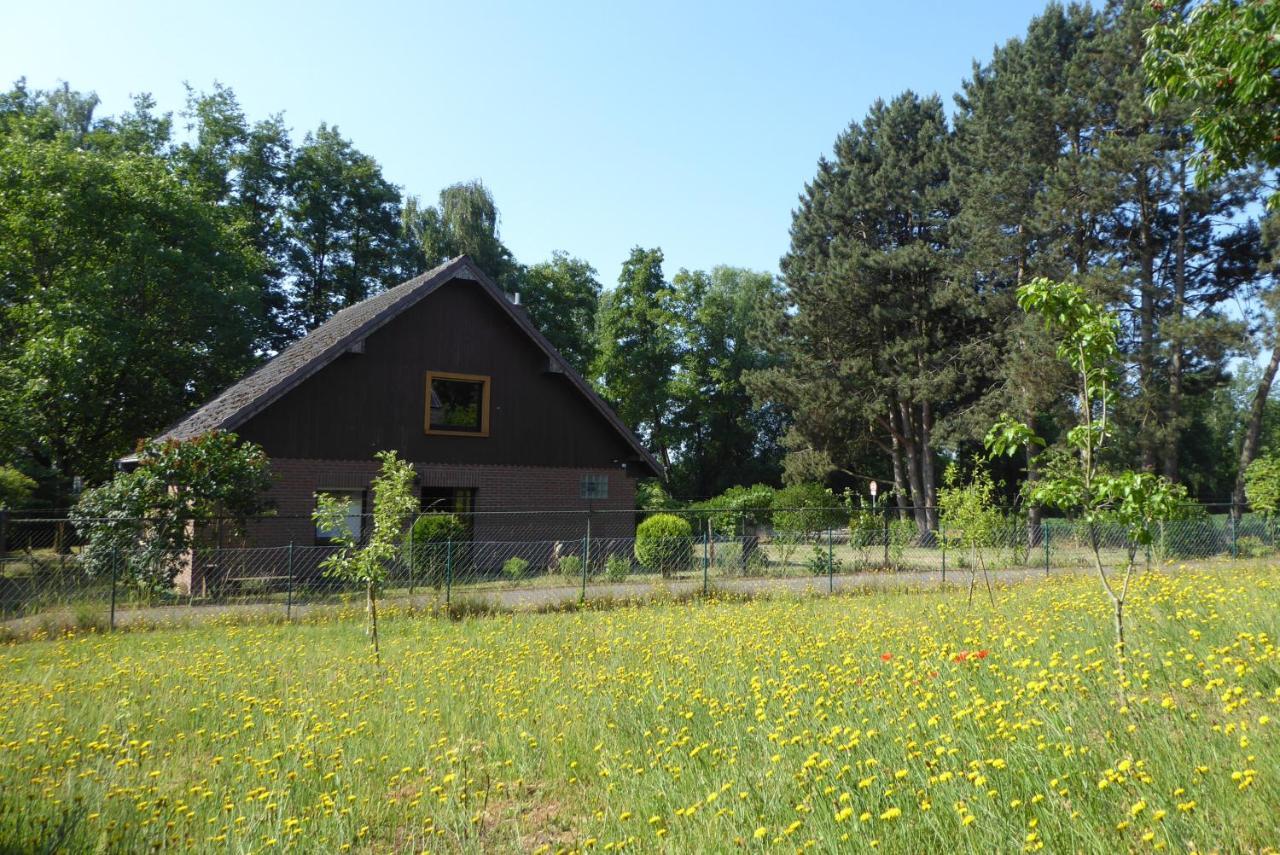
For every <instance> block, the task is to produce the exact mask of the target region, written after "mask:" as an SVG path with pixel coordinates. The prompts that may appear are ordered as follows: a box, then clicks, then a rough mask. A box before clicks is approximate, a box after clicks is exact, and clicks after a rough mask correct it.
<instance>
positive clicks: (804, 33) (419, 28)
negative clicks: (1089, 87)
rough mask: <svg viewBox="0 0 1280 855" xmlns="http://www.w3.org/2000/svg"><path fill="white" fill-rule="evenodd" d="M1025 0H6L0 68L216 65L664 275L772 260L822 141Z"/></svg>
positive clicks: (190, 74)
mask: <svg viewBox="0 0 1280 855" xmlns="http://www.w3.org/2000/svg"><path fill="white" fill-rule="evenodd" d="M1043 6H1044V2H1043V0H990V2H937V0H921V2H914V3H901V2H898V3H895V2H893V0H888V2H885V0H880V2H845V3H839V2H831V3H820V2H793V3H751V2H714V3H712V2H708V3H693V2H685V3H679V2H677V3H668V2H646V3H633V4H628V5H627V6H626V7H623V6H622V5H621V4H616V3H611V2H607V0H604V2H601V0H595V2H574V3H567V2H566V3H559V2H553V0H544V2H529V3H496V2H484V1H483V0H479V2H476V1H474V0H460V2H449V3H439V2H417V3H415V2H401V3H376V2H373V3H363V4H357V3H336V2H311V3H274V2H268V1H267V0H259V2H247V0H229V2H221V3H182V2H172V0H169V2H149V1H147V2H144V1H143V0H122V2H119V3H107V4H104V3H101V2H88V0H44V2H39V3H37V2H32V0H27V2H21V3H13V4H9V6H8V8H7V9H6V11H5V14H4V23H3V31H0V77H3V78H4V82H6V83H7V82H8V81H12V80H14V79H16V78H18V77H19V76H26V77H27V78H28V81H29V83H30V85H32V86H35V87H41V88H44V87H49V86H52V85H55V84H56V83H57V82H59V81H61V80H66V81H68V82H69V83H70V84H71V85H72V86H73V87H75V88H77V89H82V90H90V89H91V90H95V91H96V92H97V93H98V94H99V95H100V96H101V98H102V100H103V107H102V109H103V111H104V112H105V113H114V112H118V111H120V110H122V109H124V108H125V107H126V106H127V105H128V98H129V96H130V94H131V93H136V92H144V91H149V92H151V93H152V94H153V95H155V97H156V98H157V100H158V101H159V102H160V107H161V108H162V109H166V110H168V109H171V110H175V111H176V110H177V109H179V108H180V107H181V104H182V98H183V94H182V83H183V81H187V82H190V83H191V84H192V85H193V86H195V87H196V88H198V89H200V88H206V89H207V88H209V87H210V86H211V84H212V83H213V81H215V80H217V81H220V82H222V83H224V84H226V85H228V86H230V87H231V88H233V89H234V90H235V91H236V93H237V94H238V95H239V97H240V100H241V103H242V104H243V106H244V107H245V109H246V112H247V113H248V114H249V116H250V117H262V116H265V115H266V114H269V113H274V112H279V111H283V112H284V114H285V118H286V120H287V122H288V123H289V125H290V126H291V127H292V128H293V129H294V132H295V135H296V136H297V137H300V136H301V135H302V133H303V132H305V131H306V130H307V129H309V128H313V127H315V126H316V125H317V124H318V123H319V122H320V121H327V122H329V123H331V124H336V125H338V126H339V128H340V129H341V131H342V132H343V133H344V134H345V135H346V136H348V137H349V138H351V139H353V140H354V142H355V144H356V146H357V147H358V148H360V149H361V150H363V151H365V152H368V153H369V154H372V155H373V156H374V157H376V158H377V159H378V161H379V162H380V163H381V164H382V166H383V169H384V171H385V173H386V175H387V176H388V178H390V180H392V181H394V182H395V183H396V184H398V185H400V186H401V187H403V188H404V189H405V190H406V191H407V192H410V193H416V194H419V195H421V196H424V197H426V198H428V199H431V200H434V198H435V196H436V194H437V193H438V192H439V190H440V188H441V187H443V186H445V185H446V184H449V183H452V182H454V181H459V180H465V179H472V178H481V179H483V180H484V181H485V182H486V183H487V184H488V185H489V186H490V187H491V188H492V190H493V193H494V195H495V197H496V199H497V202H498V206H499V208H500V209H501V212H502V237H503V239H504V240H505V241H506V243H507V245H508V246H509V247H511V249H512V250H513V251H514V252H515V254H516V257H517V258H518V259H520V260H521V261H523V262H525V263H532V262H536V261H539V260H541V259H543V258H545V257H547V256H548V255H549V254H550V253H551V251H552V250H554V249H565V250H568V251H569V252H570V253H572V254H574V255H578V256H581V257H583V258H585V259H587V260H588V261H589V262H591V263H592V264H593V265H595V266H596V268H597V269H598V270H599V271H600V276H601V279H602V280H603V281H604V282H605V284H606V286H609V285H611V284H612V283H614V282H615V281H616V279H617V276H618V270H619V267H620V265H621V263H622V261H623V259H624V258H625V257H626V255H627V253H628V251H629V250H630V248H631V247H632V246H635V245H637V244H641V245H645V246H655V245H656V246H661V247H662V249H663V250H664V251H665V253H666V258H667V264H666V269H667V273H668V275H670V274H673V273H674V272H675V271H676V270H678V269H679V268H681V267H688V268H709V267H711V266H713V265H716V264H733V265H740V266H745V267H752V268H756V269H762V270H776V269H777V263H778V258H779V257H780V256H781V255H782V253H783V252H784V251H785V249H786V246H787V228H788V225H789V224H790V216H791V214H790V212H791V209H792V208H793V207H794V205H795V202H796V197H797V194H799V193H800V191H801V189H802V188H803V185H804V182H805V181H806V180H807V179H809V178H810V177H811V176H812V175H813V173H814V168H815V164H816V162H817V159H818V156H819V155H821V154H823V153H824V152H828V151H830V149H831V145H832V142H833V141H834V139H835V137H836V134H837V133H839V131H840V130H841V129H842V128H844V127H845V126H846V125H847V124H848V123H849V121H850V120H852V119H856V118H860V117H861V116H862V115H863V114H864V113H865V112H866V109H867V107H868V106H869V105H870V104H871V102H872V101H873V100H874V99H875V98H877V97H885V98H888V97H891V96H893V95H894V94H896V93H898V92H900V91H902V90H904V89H914V90H916V91H917V92H922V93H933V92H938V93H940V94H941V95H942V96H943V97H944V98H945V99H946V101H947V104H948V106H950V105H951V101H950V98H951V95H952V93H954V92H955V91H956V89H957V88H958V86H959V83H960V81H961V79H962V78H963V77H965V76H967V75H968V73H969V70H970V68H971V63H972V61H973V59H974V58H978V59H984V60H985V59H986V58H987V57H989V56H990V53H991V49H992V47H993V46H994V45H996V44H997V43H1000V42H1003V41H1004V40H1006V39H1007V38H1009V37H1011V36H1014V35H1018V34H1020V33H1022V32H1024V31H1025V28H1026V25H1027V22H1028V21H1029V20H1030V18H1031V17H1032V16H1033V15H1035V14H1036V13H1038V12H1039V11H1040V10H1041V9H1042V8H1043Z"/></svg>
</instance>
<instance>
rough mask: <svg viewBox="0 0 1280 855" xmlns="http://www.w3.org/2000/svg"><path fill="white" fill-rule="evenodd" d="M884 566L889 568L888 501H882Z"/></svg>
mask: <svg viewBox="0 0 1280 855" xmlns="http://www.w3.org/2000/svg"><path fill="white" fill-rule="evenodd" d="M884 566H885V569H886V570H887V569H889V503H888V502H885V503H884Z"/></svg>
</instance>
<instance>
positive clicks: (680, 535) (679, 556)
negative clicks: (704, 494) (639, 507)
mask: <svg viewBox="0 0 1280 855" xmlns="http://www.w3.org/2000/svg"><path fill="white" fill-rule="evenodd" d="M692 558H693V526H691V525H689V521H688V520H686V519H684V518H682V517H677V516H674V515H672V514H655V515H653V516H651V517H649V518H648V519H646V520H645V521H644V522H642V523H640V525H638V526H636V560H637V561H639V562H640V563H641V564H643V565H644V566H645V567H648V568H649V569H650V570H657V571H658V572H660V573H661V574H662V576H663V578H670V577H671V576H674V575H675V574H676V573H678V572H680V571H681V570H684V569H686V568H688V566H689V562H690V561H691V560H692Z"/></svg>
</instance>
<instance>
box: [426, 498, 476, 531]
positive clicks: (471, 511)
mask: <svg viewBox="0 0 1280 855" xmlns="http://www.w3.org/2000/svg"><path fill="white" fill-rule="evenodd" d="M420 509H421V512H422V513H424V514H456V515H457V516H458V519H459V520H461V521H462V525H463V528H465V529H466V530H467V539H470V538H471V536H472V533H473V531H474V529H475V509H476V490H475V488H474V487H423V488H422V504H421V508H420Z"/></svg>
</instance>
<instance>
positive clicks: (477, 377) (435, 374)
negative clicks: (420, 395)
mask: <svg viewBox="0 0 1280 855" xmlns="http://www.w3.org/2000/svg"><path fill="white" fill-rule="evenodd" d="M433 380H457V381H461V382H464V383H479V384H481V386H480V390H481V391H480V430H478V431H475V430H448V429H441V428H433V427H432V426H431V382H432V381H433ZM492 385H493V378H491V377H490V376H489V375H488V374H459V373H457V372H455V371H428V372H427V377H426V393H427V400H426V413H425V418H424V420H423V433H425V434H427V435H428V436H477V437H487V436H488V435H489V390H490V387H492Z"/></svg>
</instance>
